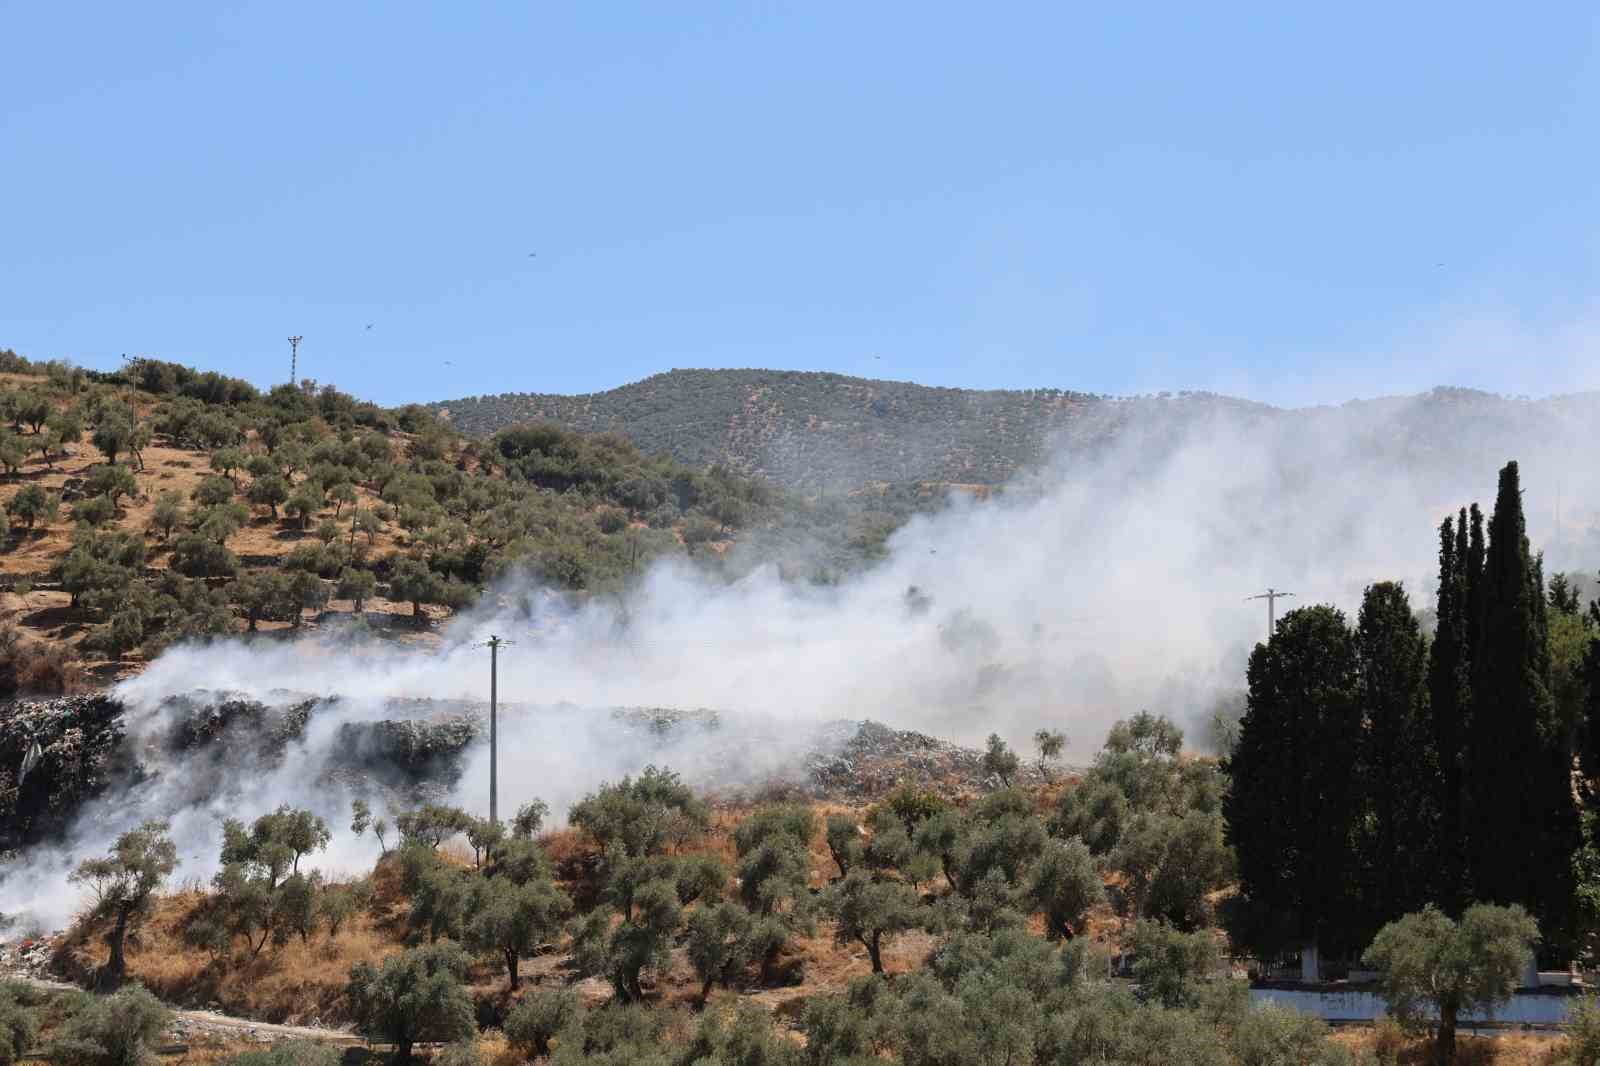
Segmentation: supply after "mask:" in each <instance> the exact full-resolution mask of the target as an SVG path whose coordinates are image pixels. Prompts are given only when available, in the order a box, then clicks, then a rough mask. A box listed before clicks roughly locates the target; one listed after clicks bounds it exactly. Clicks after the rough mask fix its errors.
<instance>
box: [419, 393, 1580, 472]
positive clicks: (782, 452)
mask: <svg viewBox="0 0 1600 1066" xmlns="http://www.w3.org/2000/svg"><path fill="white" fill-rule="evenodd" d="M432 410H434V411H435V412H437V413H438V414H439V415H440V416H441V417H443V418H445V419H447V420H448V421H449V422H450V423H451V424H452V425H453V426H454V427H455V428H456V429H457V430H459V431H461V432H462V433H465V434H467V435H468V436H488V435H490V434H493V433H494V432H496V431H497V430H500V429H502V428H504V427H506V426H508V425H513V424H516V423H525V422H538V421H549V422H555V423H558V424H560V425H563V426H567V427H570V428H573V429H578V430H583V431H588V432H594V431H615V432H618V433H621V434H622V435H623V436H625V437H627V438H628V439H629V440H631V441H632V442H633V443H634V444H636V445H637V446H638V447H639V448H640V449H641V450H643V451H644V452H646V453H649V454H666V455H669V456H671V457H672V458H673V459H675V460H677V461H679V462H682V463H687V464H689V465H691V466H694V467H698V468H701V469H704V468H705V467H707V466H710V465H712V464H721V465H723V466H726V467H729V468H731V469H732V470H735V471H737V472H740V473H744V474H750V475H758V476H763V477H766V478H769V479H771V480H772V481H774V482H776V483H777V484H779V485H782V486H785V487H789V488H797V489H802V490H813V491H814V490H817V489H840V488H845V489H851V488H856V487H859V486H861V485H864V484H868V483H873V482H889V483H907V482H916V481H939V482H953V483H976V484H990V485H992V484H999V483H1002V482H1004V481H1006V480H1008V479H1009V478H1011V477H1012V475H1014V474H1015V473H1017V472H1018V471H1019V470H1022V469H1025V468H1027V467H1029V466H1032V465H1035V464H1037V463H1038V462H1039V461H1040V460H1041V459H1043V458H1044V457H1046V456H1047V455H1050V454H1057V455H1065V456H1066V457H1067V458H1068V459H1069V460H1070V461H1078V460H1081V459H1086V458H1090V457H1092V456H1093V455H1094V454H1095V453H1096V452H1097V451H1098V450H1100V449H1102V448H1104V447H1106V446H1109V445H1111V444H1115V443H1118V442H1123V441H1127V440H1129V439H1136V440H1139V441H1140V442H1141V443H1142V444H1143V445H1145V446H1150V445H1158V444H1161V443H1167V444H1170V443H1173V442H1174V441H1176V440H1177V439H1179V438H1180V437H1181V435H1182V434H1183V433H1185V432H1187V431H1189V430H1192V429H1193V428H1194V427H1196V426H1197V425H1214V424H1218V423H1220V422H1222V421H1226V422H1227V424H1228V425H1230V426H1233V427H1239V426H1254V427H1256V428H1271V429H1273V430H1276V431H1281V432H1295V431H1301V430H1303V431H1304V432H1306V433H1310V434H1317V435H1323V436H1327V435H1337V436H1340V437H1344V438H1347V439H1351V440H1353V441H1357V442H1359V443H1360V445H1361V447H1363V448H1364V449H1365V450H1366V451H1368V452H1369V453H1378V454H1384V455H1392V456H1393V457H1394V458H1395V459H1396V460H1398V461H1403V462H1405V463H1406V464H1407V465H1408V466H1409V465H1424V466H1425V465H1427V464H1428V463H1430V462H1436V461H1439V460H1440V459H1442V458H1443V457H1444V456H1446V455H1449V456H1451V457H1454V458H1456V459H1459V458H1460V457H1461V452H1462V450H1463V449H1465V450H1467V451H1471V452H1474V453H1477V452H1480V451H1481V452H1482V453H1483V454H1482V456H1481V457H1477V456H1475V458H1481V460H1482V462H1485V463H1491V462H1492V463H1494V464H1495V465H1498V464H1499V463H1500V462H1503V461H1504V459H1505V458H1506V456H1507V455H1509V454H1511V453H1510V452H1506V451H1505V449H1506V448H1514V449H1518V450H1520V449H1522V448H1524V447H1526V446H1527V444H1528V442H1530V441H1534V440H1537V439H1539V438H1542V437H1546V436H1549V435H1550V434H1551V433H1552V432H1555V431H1560V430H1565V429H1571V428H1575V427H1577V426H1579V425H1583V424H1593V422H1592V420H1593V419H1595V418H1596V417H1597V416H1600V394H1594V393H1586V394H1577V395H1572V396H1559V397H1552V398H1550V399H1545V400H1537V401H1532V400H1527V399H1520V398H1511V397H1505V396H1497V395H1493V394H1490V393H1484V392H1477V391H1474V390H1470V389H1454V388H1439V389H1434V390H1432V391H1430V392H1426V393H1422V394H1419V395H1416V396H1400V397H1386V398H1382V399H1376V400H1363V401H1352V402H1349V403H1345V404H1340V405H1338V406H1323V407H1313V408H1300V409H1288V408H1277V407H1271V406H1268V405H1265V404H1258V403H1253V402H1250V401H1247V400H1240V399H1234V398H1230V397H1225V396H1218V395H1215V394H1211V393H1175V394H1165V393H1164V394H1161V395H1160V396H1146V397H1134V398H1129V399H1112V398H1109V397H1102V396H1094V395H1090V394H1087V393H1080V392H1070V391H1063V390H1060V389H1029V390H1021V391H982V390H976V389H944V388H930V387H928V386H925V385H915V384H910V383H907V382H898V381H874V380H869V379H866V378H853V377H846V376H844V375H841V374H825V373H810V372H799V371H782V370H673V371H671V372H669V373H665V374H656V375H654V376H652V377H648V378H645V379H644V380H642V381H638V382H634V383H633V384H629V385H624V386H621V387H620V388H615V389H610V390H607V391H605V392H597V393H591V394H588V395H582V396H555V395H540V394H536V393H505V394H502V395H499V396H475V397H467V398H463V399H458V400H449V401H445V402H441V403H436V404H433V405H432ZM1502 452H1504V454H1502Z"/></svg>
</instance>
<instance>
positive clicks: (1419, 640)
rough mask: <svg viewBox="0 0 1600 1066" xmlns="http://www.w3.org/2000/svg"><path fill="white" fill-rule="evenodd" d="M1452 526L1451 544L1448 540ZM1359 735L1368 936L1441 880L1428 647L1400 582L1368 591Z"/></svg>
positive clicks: (1423, 899) (1360, 642) (1361, 628)
mask: <svg viewBox="0 0 1600 1066" xmlns="http://www.w3.org/2000/svg"><path fill="white" fill-rule="evenodd" d="M1448 525H1449V523H1448V522H1447V523H1446V527H1447V528H1446V530H1445V538H1446V540H1447V541H1448V538H1449V530H1448ZM1356 648H1357V654H1358V665H1359V669H1360V695H1361V708H1362V713H1363V716H1364V718H1365V728H1364V729H1363V730H1362V732H1361V746H1362V751H1361V761H1360V764H1359V767H1360V773H1359V774H1358V780H1359V781H1360V783H1361V787H1362V789H1363V791H1364V793H1365V794H1364V796H1363V797H1362V802H1361V808H1362V810H1363V811H1364V813H1365V818H1364V819H1363V821H1362V823H1361V826H1362V831H1361V834H1360V837H1361V839H1360V849H1361V860H1362V892H1363V896H1364V899H1363V909H1364V910H1365V911H1366V930H1365V932H1364V933H1363V935H1362V939H1367V938H1369V937H1370V936H1371V935H1373V934H1375V933H1376V932H1377V931H1378V929H1379V928H1381V927H1382V926H1383V925H1385V924H1386V923H1388V922H1390V921H1392V920H1394V919H1396V918H1399V917H1400V916H1401V915H1404V914H1408V913H1410V912H1411V911H1414V910H1420V909H1421V908H1422V907H1423V905H1424V904H1426V903H1428V902H1429V901H1430V893H1429V889H1430V888H1431V887H1433V884H1434V882H1435V863H1436V861H1437V860H1436V857H1435V855H1434V854H1433V850H1434V849H1433V843H1434V841H1435V840H1436V839H1437V836H1438V809H1437V808H1438V799H1439V788H1438V778H1439V773H1438V762H1437V759H1436V758H1435V756H1434V750H1433V736H1432V732H1431V728H1430V727H1431V724H1432V723H1431V722H1430V721H1429V718H1428V690H1427V687H1426V686H1425V684H1424V677H1425V673H1426V669H1427V642H1426V641H1425V640H1424V639H1423V636H1422V632H1421V630H1420V629H1419V628H1418V626H1417V620H1416V617H1415V616H1414V615H1413V614H1412V612H1411V600H1410V597H1408V596H1407V595H1406V590H1405V587H1404V586H1403V585H1401V584H1400V583H1399V582H1395V581H1385V582H1381V583H1379V584H1376V585H1370V586H1368V588H1367V590H1366V593H1365V595H1364V596H1363V597H1362V600H1361V614H1360V616H1359V618H1358V620H1357V623H1356Z"/></svg>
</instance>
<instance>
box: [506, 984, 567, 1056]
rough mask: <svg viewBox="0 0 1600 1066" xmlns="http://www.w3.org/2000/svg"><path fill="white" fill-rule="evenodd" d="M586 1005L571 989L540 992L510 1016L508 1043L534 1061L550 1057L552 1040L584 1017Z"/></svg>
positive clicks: (516, 1007)
mask: <svg viewBox="0 0 1600 1066" xmlns="http://www.w3.org/2000/svg"><path fill="white" fill-rule="evenodd" d="M582 1010H583V1004H582V1002H581V1001H580V1000H579V999H578V994H577V993H576V992H574V991H573V990H572V989H570V988H538V989H535V990H533V991H532V992H530V993H528V994H527V995H526V996H524V997H523V998H522V1002H521V1003H518V1004H517V1005H516V1006H515V1007H513V1008H511V1013H510V1014H508V1015H506V1020H505V1025H504V1029H505V1034H506V1040H508V1041H509V1042H510V1043H511V1046H512V1047H514V1048H516V1049H517V1050H518V1051H521V1052H523V1053H524V1054H526V1055H528V1056H529V1057H531V1058H540V1057H542V1056H544V1055H548V1054H550V1038H551V1037H553V1036H555V1035H556V1034H557V1033H559V1032H560V1031H561V1030H562V1029H565V1028H566V1027H567V1026H568V1025H569V1024H570V1023H571V1022H572V1021H573V1020H574V1019H576V1018H577V1017H578V1015H579V1014H580V1013H582Z"/></svg>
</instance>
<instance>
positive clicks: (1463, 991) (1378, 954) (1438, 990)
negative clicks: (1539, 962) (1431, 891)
mask: <svg viewBox="0 0 1600 1066" xmlns="http://www.w3.org/2000/svg"><path fill="white" fill-rule="evenodd" d="M1538 939H1539V927H1538V925H1537V924H1535V922H1534V920H1533V918H1532V916H1531V915H1529V914H1528V912H1527V911H1525V910H1523V909H1522V907H1521V906H1518V905H1512V906H1509V907H1501V906H1496V905H1494V904H1489V903H1479V904H1477V905H1475V906H1472V907H1468V908H1467V910H1466V911H1465V913H1463V914H1462V915H1461V920H1460V921H1459V922H1456V921H1452V920H1451V919H1450V917H1449V916H1448V915H1446V914H1445V913H1444V912H1442V911H1440V910H1438V909H1437V908H1435V907H1433V906H1432V905H1431V904H1430V905H1429V906H1427V907H1425V908H1424V909H1422V910H1421V911H1418V912H1416V913H1414V914H1408V915H1406V916H1405V917H1403V918H1399V919H1396V920H1395V921H1392V922H1390V923H1389V924H1388V925H1385V926H1384V927H1383V928H1382V929H1380V930H1378V935H1377V936H1376V937H1374V938H1373V941H1372V946H1371V947H1369V948H1367V950H1366V953H1365V954H1364V955H1362V961H1363V962H1364V963H1366V964H1367V965H1368V966H1370V967H1372V968H1373V969H1375V970H1377V971H1378V973H1379V974H1380V978H1379V980H1380V987H1381V988H1382V990H1383V995H1384V998H1386V999H1387V1000H1388V1001H1389V1010H1390V1012H1391V1013H1392V1014H1393V1015H1394V1016H1395V1017H1396V1018H1397V1019H1399V1021H1400V1022H1401V1024H1403V1025H1406V1026H1408V1027H1420V1026H1422V1025H1424V1024H1426V1023H1425V1012H1426V1011H1428V1010H1430V1009H1431V1010H1432V1011H1435V1012H1437V1014H1438V1029H1437V1037H1436V1040H1435V1045H1434V1046H1435V1054H1436V1056H1437V1061H1438V1062H1439V1063H1441V1064H1442V1066H1448V1064H1449V1063H1452V1062H1454V1061H1455V1055H1456V1021H1457V1019H1458V1018H1459V1017H1460V1016H1461V1014H1462V1013H1463V1012H1465V1013H1468V1014H1470V1013H1472V1012H1473V1011H1476V1010H1486V1009H1488V1008H1490V1007H1493V1006H1494V1005H1495V1004H1497V1003H1504V1002H1505V1001H1506V1000H1508V999H1510V998H1511V994H1512V992H1514V991H1515V990H1516V988H1517V980H1518V978H1519V977H1520V976H1521V975H1522V973H1523V971H1524V970H1525V969H1526V968H1527V966H1528V964H1529V962H1530V961H1531V959H1532V957H1533V945H1534V944H1535V943H1537V942H1538Z"/></svg>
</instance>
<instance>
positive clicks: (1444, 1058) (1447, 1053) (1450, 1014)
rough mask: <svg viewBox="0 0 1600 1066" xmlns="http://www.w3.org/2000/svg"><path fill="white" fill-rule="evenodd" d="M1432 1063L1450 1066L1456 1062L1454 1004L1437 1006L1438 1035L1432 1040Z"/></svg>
mask: <svg viewBox="0 0 1600 1066" xmlns="http://www.w3.org/2000/svg"><path fill="white" fill-rule="evenodd" d="M1433 1049H1434V1061H1435V1062H1437V1063H1438V1064H1439V1066H1452V1064H1453V1063H1454V1062H1455V1061H1456V1008H1455V1005H1454V1004H1450V1005H1448V1006H1447V1005H1445V1004H1443V1003H1441V1004H1439V1035H1438V1037H1437V1038H1436V1039H1435V1040H1434V1044H1433Z"/></svg>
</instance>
